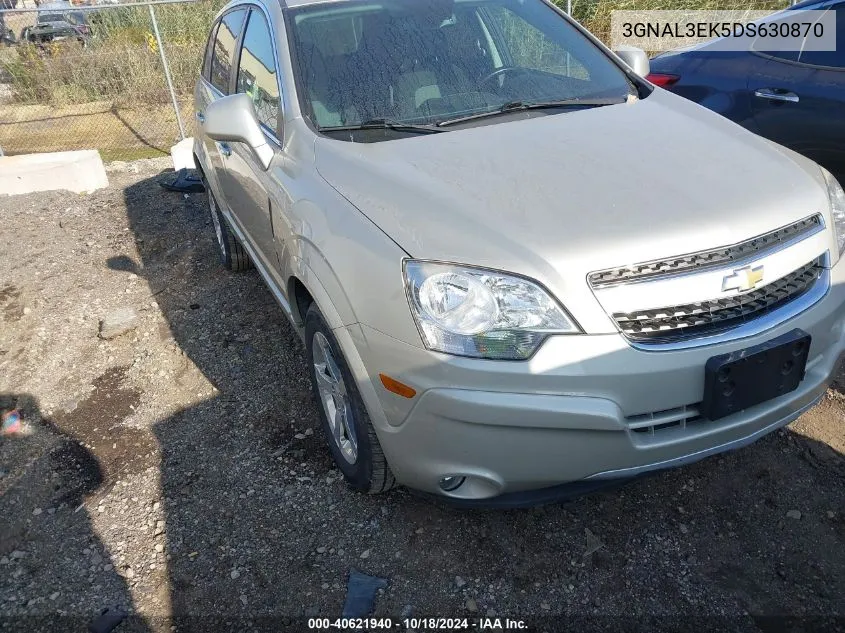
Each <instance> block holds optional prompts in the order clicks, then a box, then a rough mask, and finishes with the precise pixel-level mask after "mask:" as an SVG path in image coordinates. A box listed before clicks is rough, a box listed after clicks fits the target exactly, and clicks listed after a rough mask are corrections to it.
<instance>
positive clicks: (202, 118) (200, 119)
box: [196, 112, 205, 123]
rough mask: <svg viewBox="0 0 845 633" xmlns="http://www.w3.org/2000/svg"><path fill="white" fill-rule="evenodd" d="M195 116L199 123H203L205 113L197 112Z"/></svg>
mask: <svg viewBox="0 0 845 633" xmlns="http://www.w3.org/2000/svg"><path fill="white" fill-rule="evenodd" d="M196 116H197V121H198V122H199V123H205V115H204V114H203V113H202V112H197V115H196Z"/></svg>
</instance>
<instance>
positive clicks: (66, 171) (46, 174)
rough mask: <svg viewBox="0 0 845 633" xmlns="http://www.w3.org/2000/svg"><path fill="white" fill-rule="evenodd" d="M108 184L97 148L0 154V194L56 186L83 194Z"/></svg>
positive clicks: (46, 189) (49, 189)
mask: <svg viewBox="0 0 845 633" xmlns="http://www.w3.org/2000/svg"><path fill="white" fill-rule="evenodd" d="M108 186H109V181H108V178H106V170H105V168H104V167H103V161H102V159H101V158H100V153H99V152H98V151H97V150H93V149H86V150H80V151H76V152H47V153H44V154H21V155H20V156H0V195H2V194H8V195H12V196H14V195H18V194H24V193H33V192H35V191H57V190H60V189H66V190H67V191H73V192H74V193H83V192H88V191H94V190H96V189H102V188H104V187H108Z"/></svg>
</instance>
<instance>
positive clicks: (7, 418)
mask: <svg viewBox="0 0 845 633" xmlns="http://www.w3.org/2000/svg"><path fill="white" fill-rule="evenodd" d="M22 420H23V418H22V416H21V412H20V411H18V410H17V409H14V410H13V411H8V412H6V413H4V414H3V435H16V434H18V433H20V432H21V430H23V421H22Z"/></svg>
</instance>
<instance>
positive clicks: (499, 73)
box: [478, 66, 526, 88]
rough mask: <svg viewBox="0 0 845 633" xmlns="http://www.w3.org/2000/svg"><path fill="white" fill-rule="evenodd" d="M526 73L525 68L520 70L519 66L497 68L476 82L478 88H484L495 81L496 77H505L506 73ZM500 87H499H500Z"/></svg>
mask: <svg viewBox="0 0 845 633" xmlns="http://www.w3.org/2000/svg"><path fill="white" fill-rule="evenodd" d="M525 71H526V69H525V68H521V67H519V66H502V67H501V68H497V69H496V70H494V71H493V72H491V73H487V74H486V75H485V76H484V77H483V78H481V79H480V80H479V81H478V87H479V88H480V87H482V86H484V84H486V83H488V82H490V81H492V80H493V79H496V78H497V77H500V76H503V75H506V74H508V73H513V72H517V73H524V72H525ZM500 87H501V86H500Z"/></svg>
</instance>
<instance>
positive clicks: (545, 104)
mask: <svg viewBox="0 0 845 633" xmlns="http://www.w3.org/2000/svg"><path fill="white" fill-rule="evenodd" d="M625 99H626V98H621V99H620V98H619V97H610V98H605V99H560V100H558V101H508V102H507V103H506V104H504V105H503V106H501V107H499V108H496V109H495V110H488V111H487V112H476V113H475V114H468V115H466V116H462V117H457V118H455V119H447V120H445V121H440V122H439V123H437V125H438V126H440V127H445V126H447V125H455V124H456V123H463V122H464V121H475V120H477V119H486V118H487V117H494V116H499V115H500V114H507V113H508V112H518V111H520V110H552V109H554V108H597V107H600V106H607V105H616V104H618V103H625Z"/></svg>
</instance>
